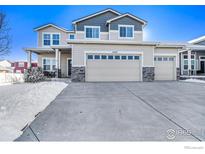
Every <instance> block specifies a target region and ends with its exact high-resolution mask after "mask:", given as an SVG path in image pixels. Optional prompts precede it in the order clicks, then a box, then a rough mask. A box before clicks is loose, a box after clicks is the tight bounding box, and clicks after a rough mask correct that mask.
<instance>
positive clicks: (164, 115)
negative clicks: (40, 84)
mask: <svg viewBox="0 0 205 154" xmlns="http://www.w3.org/2000/svg"><path fill="white" fill-rule="evenodd" d="M122 87H123V88H125V89H127V90H128V91H129V92H130V93H131V94H132V95H134V96H135V97H136V98H138V99H139V100H141V102H143V103H144V104H146V105H147V106H149V107H150V108H151V109H153V110H154V111H156V112H157V113H159V114H161V115H162V116H163V117H164V118H166V119H167V120H169V121H170V122H172V123H173V124H175V125H176V126H178V127H180V128H181V129H183V130H184V131H186V132H188V130H187V129H186V128H184V127H183V126H181V125H180V124H178V123H177V122H175V121H174V120H172V119H171V118H169V117H168V116H167V115H166V114H164V113H162V112H161V111H159V110H158V109H157V108H155V107H154V106H153V105H151V104H150V103H148V102H147V101H145V100H144V99H143V98H141V97H140V96H138V95H136V94H135V93H133V92H132V91H131V90H130V89H129V88H127V87H125V86H122ZM190 135H191V136H192V137H194V138H195V139H196V140H198V141H202V140H201V139H200V138H198V137H197V136H195V135H194V134H192V133H190Z"/></svg>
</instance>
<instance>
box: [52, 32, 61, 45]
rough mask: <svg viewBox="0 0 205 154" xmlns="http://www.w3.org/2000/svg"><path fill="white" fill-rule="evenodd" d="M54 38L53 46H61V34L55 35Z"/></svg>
mask: <svg viewBox="0 0 205 154" xmlns="http://www.w3.org/2000/svg"><path fill="white" fill-rule="evenodd" d="M52 38H53V45H59V43H60V36H59V34H53V36H52Z"/></svg>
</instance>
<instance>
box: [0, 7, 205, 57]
mask: <svg viewBox="0 0 205 154" xmlns="http://www.w3.org/2000/svg"><path fill="white" fill-rule="evenodd" d="M106 8H113V9H115V10H117V11H119V12H122V13H126V12H129V13H132V14H134V15H136V16H138V17H140V18H143V19H145V20H147V21H148V25H147V26H146V28H145V40H146V41H165V42H185V41H188V40H190V39H194V38H196V37H199V36H201V35H205V6H140V5H136V6H114V5H112V6H104V5H102V6H89V5H85V6H0V11H3V12H5V13H6V14H7V19H8V22H9V26H10V28H11V35H12V49H11V53H10V54H9V55H8V56H5V57H0V59H2V58H5V59H9V60H25V59H26V54H25V52H24V51H23V50H22V48H23V47H36V46H37V34H36V32H34V31H33V28H35V27H37V26H40V25H43V24H46V23H55V24H57V25H59V26H61V27H65V28H67V29H69V30H72V25H71V22H72V20H75V19H77V18H80V17H83V16H86V15H89V14H92V13H95V12H97V11H100V10H103V9H106ZM34 59H35V57H34Z"/></svg>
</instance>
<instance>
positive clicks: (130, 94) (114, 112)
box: [17, 82, 205, 141]
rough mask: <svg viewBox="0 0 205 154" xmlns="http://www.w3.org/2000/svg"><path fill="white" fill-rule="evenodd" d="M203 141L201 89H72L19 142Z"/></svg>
mask: <svg viewBox="0 0 205 154" xmlns="http://www.w3.org/2000/svg"><path fill="white" fill-rule="evenodd" d="M200 140H205V84H200V83H185V82H126V83H71V84H70V85H68V87H67V88H66V89H64V91H63V92H62V93H61V94H60V95H59V96H58V97H57V98H56V99H55V100H54V101H53V102H52V103H51V104H50V105H49V106H48V107H47V108H46V109H45V110H44V111H43V112H42V113H41V114H40V115H39V116H38V117H37V118H36V119H35V120H34V121H33V122H32V123H31V125H30V126H29V127H28V128H27V129H26V130H25V131H24V133H23V135H22V136H20V137H19V138H18V139H17V141H200Z"/></svg>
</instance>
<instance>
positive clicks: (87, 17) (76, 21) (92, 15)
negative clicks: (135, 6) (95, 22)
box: [72, 9, 121, 24]
mask: <svg viewBox="0 0 205 154" xmlns="http://www.w3.org/2000/svg"><path fill="white" fill-rule="evenodd" d="M108 11H111V12H114V13H116V14H117V15H121V13H120V12H118V11H115V10H113V9H106V10H103V11H100V12H97V13H94V14H91V15H88V16H85V17H83V18H80V19H77V20H74V21H73V22H72V24H76V23H78V22H80V21H83V20H86V19H89V18H91V17H94V16H97V15H99V14H102V13H105V12H108Z"/></svg>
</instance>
